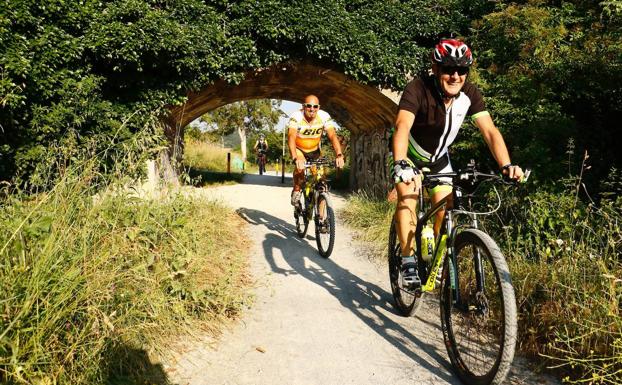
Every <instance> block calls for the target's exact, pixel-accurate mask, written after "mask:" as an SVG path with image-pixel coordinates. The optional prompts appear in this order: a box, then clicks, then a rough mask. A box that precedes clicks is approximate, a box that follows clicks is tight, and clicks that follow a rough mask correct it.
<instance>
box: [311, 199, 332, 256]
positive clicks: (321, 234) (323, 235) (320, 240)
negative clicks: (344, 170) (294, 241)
mask: <svg viewBox="0 0 622 385" xmlns="http://www.w3.org/2000/svg"><path fill="white" fill-rule="evenodd" d="M316 207H317V209H318V214H319V216H318V217H317V220H316V222H315V239H316V241H317V249H318V251H319V252H320V255H321V256H322V257H324V258H328V257H330V255H331V253H332V252H333V247H334V246H335V212H334V210H333V206H332V205H331V203H330V199H328V196H327V195H326V193H321V194H320V196H319V197H318V200H317V206H316ZM322 207H323V210H322V212H320V210H321V209H322ZM320 217H321V218H324V219H323V220H320Z"/></svg>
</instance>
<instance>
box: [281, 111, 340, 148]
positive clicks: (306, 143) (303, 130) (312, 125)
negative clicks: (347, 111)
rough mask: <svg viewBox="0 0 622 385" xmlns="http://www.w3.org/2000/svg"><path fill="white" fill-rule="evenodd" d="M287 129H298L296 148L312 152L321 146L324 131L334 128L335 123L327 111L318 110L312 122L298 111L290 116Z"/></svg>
mask: <svg viewBox="0 0 622 385" xmlns="http://www.w3.org/2000/svg"><path fill="white" fill-rule="evenodd" d="M287 129H288V130H289V129H295V130H296V148H298V149H300V150H302V151H304V152H311V151H315V150H317V149H318V148H319V147H320V141H321V140H322V133H323V132H324V131H327V130H330V129H332V130H334V129H335V124H334V122H333V119H332V118H331V117H330V115H329V114H328V112H326V111H323V110H318V112H317V114H316V115H315V119H313V121H311V122H307V119H305V116H304V113H303V112H302V111H296V112H294V113H293V114H292V115H291V117H290V118H289V123H287Z"/></svg>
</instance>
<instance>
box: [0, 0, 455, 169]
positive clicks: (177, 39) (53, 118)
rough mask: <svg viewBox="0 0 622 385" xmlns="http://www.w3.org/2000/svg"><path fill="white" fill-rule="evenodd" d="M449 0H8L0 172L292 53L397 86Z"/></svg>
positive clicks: (110, 131)
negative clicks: (188, 93) (298, 0)
mask: <svg viewBox="0 0 622 385" xmlns="http://www.w3.org/2000/svg"><path fill="white" fill-rule="evenodd" d="M457 4H458V2H457V1H456V0H441V1H431V0H408V1H380V0H374V1H343V0H318V1H311V0H305V1H301V2H291V1H285V0H268V1H251V0H244V1H201V0H129V1H121V0H111V1H98V0H84V1H81V2H78V3H76V2H70V1H66V0H49V1H45V2H41V1H37V0H11V1H6V0H5V1H3V2H2V7H1V8H0V179H9V178H11V177H12V176H14V175H24V176H29V175H32V174H33V173H35V172H36V167H37V165H38V163H39V160H40V157H41V156H42V155H43V154H44V153H46V151H47V150H46V149H47V148H48V147H49V146H52V145H63V144H64V143H65V142H66V141H73V142H74V143H75V145H76V146H80V145H81V144H82V141H83V140H85V138H87V137H96V138H97V139H96V140H95V142H97V143H100V144H102V146H105V144H107V143H110V142H114V141H118V140H124V139H125V138H128V137H129V136H131V135H133V133H134V132H136V130H137V129H138V128H140V127H143V126H144V124H145V121H146V120H149V119H151V118H152V116H161V115H162V114H163V113H165V109H164V108H165V107H166V106H168V105H177V104H180V103H183V102H184V100H185V98H186V94H187V92H188V91H192V90H198V89H200V88H201V87H204V86H205V85H206V84H208V83H210V82H212V81H214V80H215V79H221V78H222V79H226V80H228V81H231V82H237V81H239V80H240V79H241V77H242V74H243V72H244V71H246V70H248V69H253V68H260V67H264V66H268V65H270V64H274V63H277V62H282V61H286V60H291V59H305V60H316V61H320V62H325V63H328V64H329V65H330V66H332V67H335V68H337V69H339V70H342V71H343V72H344V73H346V74H348V75H350V76H352V77H353V78H354V79H357V80H360V81H363V82H369V83H376V84H383V85H386V86H390V87H395V88H399V87H401V86H402V85H404V83H405V76H404V75H405V74H407V73H415V72H417V71H418V70H419V69H420V68H422V67H423V65H424V62H425V60H424V57H425V55H426V49H424V48H422V47H423V46H424V45H427V44H428V43H429V42H430V41H431V39H432V37H433V36H435V35H436V34H437V33H438V32H440V31H442V30H446V29H457V28H459V27H460V26H461V25H464V20H465V19H464V18H462V17H461V16H460V13H459V7H457V6H456V5H457Z"/></svg>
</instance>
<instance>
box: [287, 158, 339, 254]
mask: <svg viewBox="0 0 622 385" xmlns="http://www.w3.org/2000/svg"><path fill="white" fill-rule="evenodd" d="M328 166H333V162H331V161H329V160H327V159H326V158H323V157H322V158H319V159H317V160H310V161H307V162H306V163H305V170H304V172H305V181H304V184H303V186H302V194H300V200H299V202H298V204H296V205H295V206H294V219H295V221H296V232H297V233H298V236H299V237H300V238H304V237H305V235H306V234H307V230H308V228H309V222H310V221H311V219H313V221H314V223H315V239H316V241H317V248H318V251H319V253H320V255H321V256H322V257H324V258H328V257H329V256H330V254H331V253H332V252H333V247H334V246H335V212H334V210H333V206H332V204H331V201H330V196H329V193H328V190H329V187H328V181H327V179H326V176H325V172H326V170H325V169H326V167H328Z"/></svg>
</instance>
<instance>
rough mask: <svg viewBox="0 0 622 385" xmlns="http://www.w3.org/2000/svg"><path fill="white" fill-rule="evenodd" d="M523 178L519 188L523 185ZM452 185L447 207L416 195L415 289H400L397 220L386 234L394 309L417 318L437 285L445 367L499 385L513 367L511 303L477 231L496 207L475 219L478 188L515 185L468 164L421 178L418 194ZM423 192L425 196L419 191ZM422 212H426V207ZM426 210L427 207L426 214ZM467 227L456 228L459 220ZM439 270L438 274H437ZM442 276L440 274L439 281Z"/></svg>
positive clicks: (494, 257) (488, 242)
mask: <svg viewBox="0 0 622 385" xmlns="http://www.w3.org/2000/svg"><path fill="white" fill-rule="evenodd" d="M529 173H530V171H529V170H527V171H526V172H525V177H524V178H523V180H522V182H525V181H526V180H527V178H528V177H529ZM443 177H444V178H448V177H450V178H451V179H452V186H453V192H452V194H451V195H450V196H453V205H452V206H451V207H450V206H449V205H448V204H449V202H450V200H449V197H447V198H444V199H442V200H441V201H440V202H438V203H437V204H435V205H433V206H431V205H430V204H429V203H427V201H424V197H423V193H420V194H419V208H420V209H419V213H418V214H417V216H418V221H417V227H416V230H415V234H414V239H415V242H416V243H415V244H416V250H415V254H416V258H417V265H418V273H419V278H420V284H419V285H415V287H414V288H404V287H402V277H401V274H402V273H401V255H400V254H401V253H400V245H399V241H398V240H397V233H396V227H395V220H394V221H393V223H392V225H391V229H390V234H389V255H388V258H389V276H390V280H391V291H392V292H393V298H394V300H395V305H396V307H397V309H398V310H399V311H400V312H401V313H402V314H403V315H406V316H409V315H411V314H412V313H413V312H414V311H416V310H417V308H418V307H419V305H420V304H421V302H422V296H423V295H424V294H426V293H430V292H432V291H433V290H434V288H435V287H436V285H439V286H440V288H439V294H440V301H439V302H440V310H441V312H440V315H441V324H442V331H443V339H444V341H445V346H446V348H447V353H448V355H449V359H450V361H451V364H452V366H453V368H454V370H455V372H456V374H457V375H458V377H459V378H460V379H461V380H462V381H463V382H464V383H466V384H477V385H484V384H485V385H488V384H500V383H502V382H503V380H504V379H505V377H506V375H507V373H508V372H509V370H510V366H511V364H512V361H513V359H514V350H515V347H516V335H517V314H516V298H515V295H514V288H513V286H512V280H511V277H510V271H509V269H508V265H507V263H506V261H505V258H504V256H503V254H502V253H501V251H500V249H499V247H498V246H497V244H496V243H495V241H494V240H493V239H492V238H491V237H490V236H489V235H488V234H486V233H485V232H483V231H482V230H480V229H478V216H481V215H488V214H492V213H494V212H495V211H497V210H498V209H499V208H500V207H501V196H500V195H499V193H498V191H497V189H496V188H495V187H494V185H493V186H492V187H493V191H494V192H495V193H496V196H497V200H498V202H497V206H496V208H494V209H492V210H490V211H487V212H476V211H474V206H475V205H476V203H477V200H476V197H477V194H476V193H477V192H478V189H479V187H480V186H482V185H483V183H484V182H493V183H494V182H497V183H502V184H514V183H516V182H510V181H507V180H506V179H504V178H503V177H502V176H499V175H495V174H487V173H482V172H479V171H478V170H477V169H476V167H475V162H474V161H471V162H470V163H469V164H468V166H467V167H466V168H465V169H464V170H460V171H458V172H452V173H444V174H430V173H425V171H424V177H423V181H422V186H423V187H429V186H430V185H432V184H434V183H439V181H440V179H439V178H443ZM422 190H423V189H422ZM426 205H427V206H426ZM430 206H431V207H430ZM442 209H445V215H444V218H443V222H442V224H441V227H440V231H439V234H438V235H437V237H436V239H435V241H434V245H435V250H434V251H433V252H432V253H431V254H430V257H428V258H424V257H423V255H422V254H424V253H425V252H422V231H423V229H424V228H425V227H426V226H429V224H430V223H431V222H432V220H433V218H434V216H435V214H436V213H437V212H438V211H439V210H442ZM464 218H466V219H467V220H466V221H464V220H462V221H459V219H464ZM441 266H442V270H440V269H441ZM439 271H440V274H439Z"/></svg>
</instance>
